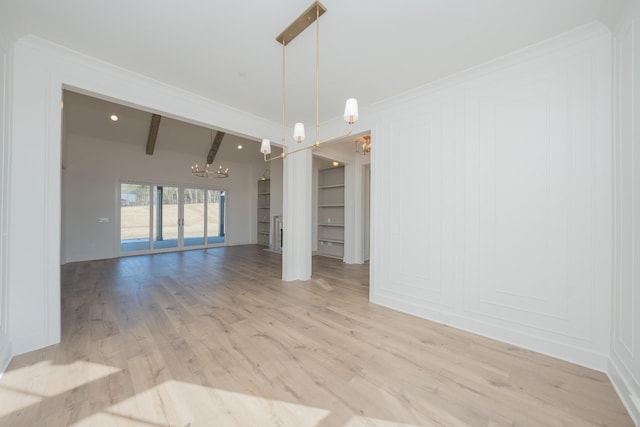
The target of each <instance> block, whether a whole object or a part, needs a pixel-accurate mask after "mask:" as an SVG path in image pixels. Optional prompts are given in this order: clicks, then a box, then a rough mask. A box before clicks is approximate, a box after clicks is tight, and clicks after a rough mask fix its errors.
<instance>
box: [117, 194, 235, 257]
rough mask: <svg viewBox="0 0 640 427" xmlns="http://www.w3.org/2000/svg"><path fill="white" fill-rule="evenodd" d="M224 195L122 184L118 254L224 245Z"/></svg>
mask: <svg viewBox="0 0 640 427" xmlns="http://www.w3.org/2000/svg"><path fill="white" fill-rule="evenodd" d="M225 196H226V192H225V191H223V190H214V189H206V188H190V187H179V186H164V185H163V186H161V185H153V184H142V183H131V182H123V183H121V184H120V252H121V254H125V255H126V254H129V253H149V252H166V251H172V250H181V249H186V248H189V249H192V248H205V247H209V246H219V245H223V244H224V241H225V233H224V214H225V213H224V212H225V210H224V200H225Z"/></svg>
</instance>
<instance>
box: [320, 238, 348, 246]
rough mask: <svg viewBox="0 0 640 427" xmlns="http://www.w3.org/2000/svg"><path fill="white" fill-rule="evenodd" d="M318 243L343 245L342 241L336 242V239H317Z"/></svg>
mask: <svg viewBox="0 0 640 427" xmlns="http://www.w3.org/2000/svg"><path fill="white" fill-rule="evenodd" d="M318 241H319V242H331V243H339V244H341V245H343V244H344V240H336V239H318Z"/></svg>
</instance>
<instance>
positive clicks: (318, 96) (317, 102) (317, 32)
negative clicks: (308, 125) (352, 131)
mask: <svg viewBox="0 0 640 427" xmlns="http://www.w3.org/2000/svg"><path fill="white" fill-rule="evenodd" d="M319 99H320V8H319V7H318V5H316V142H315V144H316V145H318V144H319V143H320V113H319V109H320V101H319Z"/></svg>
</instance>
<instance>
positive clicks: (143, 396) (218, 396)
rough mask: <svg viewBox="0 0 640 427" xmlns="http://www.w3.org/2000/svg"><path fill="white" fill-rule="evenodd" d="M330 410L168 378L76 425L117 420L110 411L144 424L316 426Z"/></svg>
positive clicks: (120, 418)
mask: <svg viewBox="0 0 640 427" xmlns="http://www.w3.org/2000/svg"><path fill="white" fill-rule="evenodd" d="M328 413H329V411H327V410H325V409H319V408H313V407H309V406H304V405H298V404H294V403H287V402H281V401H278V400H272V399H267V398H262V397H255V396H249V395H245V394H240V393H234V392H230V391H225V390H219V389H214V388H209V387H204V386H198V385H194V384H188V383H184V382H181V381H167V382H165V383H163V384H160V385H158V386H156V387H153V388H151V389H149V390H145V391H143V392H140V393H137V394H136V395H135V396H133V397H131V398H129V399H126V400H124V401H122V402H120V403H116V404H115V405H112V406H111V407H110V408H108V409H106V410H105V411H103V413H102V414H95V415H93V416H91V417H88V418H85V419H84V420H82V421H81V422H78V423H76V424H74V425H75V426H90V425H98V424H99V425H102V424H106V425H109V424H116V422H107V419H108V418H109V416H106V414H109V415H111V416H115V417H114V420H113V421H115V420H118V421H119V422H120V423H122V421H123V420H130V421H131V423H132V424H135V423H140V425H167V424H169V425H180V426H186V425H192V426H197V425H220V426H271V425H286V426H297V427H313V426H316V425H317V424H318V423H319V422H320V421H321V420H322V419H323V418H324V417H325V416H327V414H328ZM97 423H98V424H97ZM212 423H214V424H212Z"/></svg>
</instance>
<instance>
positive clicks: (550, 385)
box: [0, 246, 632, 427]
mask: <svg viewBox="0 0 640 427" xmlns="http://www.w3.org/2000/svg"><path fill="white" fill-rule="evenodd" d="M314 272H315V273H314V277H313V279H312V280H311V281H310V282H294V283H284V282H281V281H280V279H279V278H280V256H279V255H277V254H273V253H269V252H266V251H263V250H262V249H261V248H260V247H258V246H242V247H230V248H217V249H210V250H207V251H191V252H182V253H171V254H161V255H154V256H140V257H131V258H123V259H114V260H105V261H93V262H81V263H73V264H68V265H65V266H63V269H62V313H63V314H62V322H63V337H62V342H61V343H60V344H59V345H55V346H51V347H48V348H45V349H42V350H38V351H34V352H31V353H28V354H24V355H21V356H18V357H16V358H14V360H13V361H12V363H11V365H10V366H9V369H8V371H7V372H6V373H5V375H4V377H3V378H2V379H1V380H0V425H11V426H32V425H43V426H62V425H91V426H110V425H114V426H116V425H118V426H128V425H139V426H164V425H172V426H189V425H190V426H228V425H229V426H236V425H237V426H276V425H278V426H295V427H304V426H318V427H334V426H340V427H342V426H345V427H355V426H384V427H386V426H398V425H410V426H411V425H418V426H431V425H436V426H467V425H471V426H506V425H509V426H512V425H517V426H538V425H539V426H590V425H598V426H602V425H607V426H630V425H632V422H631V420H630V418H629V417H628V415H627V414H626V412H625V410H624V408H623V406H622V404H621V402H620V400H619V399H618V397H617V396H616V394H615V392H614V390H613V388H612V386H611V384H610V383H609V381H608V379H607V377H606V376H605V375H604V374H602V373H599V372H595V371H592V370H589V369H585V368H581V367H578V366H575V365H572V364H570V363H566V362H562V361H559V360H556V359H553V358H550V357H547V356H543V355H540V354H537V353H534V352H531V351H527V350H523V349H520V348H516V347H514V346H511V345H508V344H503V343H499V342H496V341H492V340H489V339H486V338H482V337H479V336H476V335H473V334H470V333H466V332H462V331H458V330H455V329H453V328H449V327H445V326H442V325H439V324H436V323H433V322H429V321H426V320H422V319H418V318H415V317H412V316H409V315H405V314H402V313H398V312H395V311H393V310H390V309H386V308H383V307H379V306H376V305H374V304H371V303H369V302H368V300H367V297H368V272H367V267H366V266H351V265H345V264H343V263H342V262H339V261H336V260H331V259H327V258H320V257H316V258H315V259H314Z"/></svg>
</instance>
